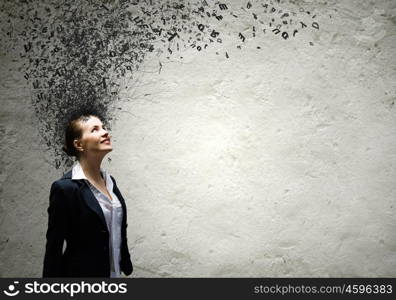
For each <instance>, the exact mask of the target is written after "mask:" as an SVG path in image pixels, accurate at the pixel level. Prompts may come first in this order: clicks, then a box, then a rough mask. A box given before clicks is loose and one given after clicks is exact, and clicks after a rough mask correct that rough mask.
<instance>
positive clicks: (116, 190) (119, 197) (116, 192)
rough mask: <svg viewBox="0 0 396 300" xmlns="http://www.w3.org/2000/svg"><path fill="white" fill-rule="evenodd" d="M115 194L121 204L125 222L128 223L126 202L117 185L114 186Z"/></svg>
mask: <svg viewBox="0 0 396 300" xmlns="http://www.w3.org/2000/svg"><path fill="white" fill-rule="evenodd" d="M113 183H114V181H113ZM113 193H114V194H115V195H116V196H117V198H118V200H119V201H120V203H121V206H122V211H123V214H122V215H123V221H126V218H125V214H126V205H125V200H124V198H123V197H122V195H121V193H120V191H119V190H118V187H117V186H116V185H115V183H114V185H113Z"/></svg>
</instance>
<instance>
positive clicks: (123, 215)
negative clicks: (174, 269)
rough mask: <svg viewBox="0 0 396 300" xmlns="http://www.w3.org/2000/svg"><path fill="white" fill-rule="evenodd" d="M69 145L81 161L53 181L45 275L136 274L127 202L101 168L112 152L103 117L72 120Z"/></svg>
mask: <svg viewBox="0 0 396 300" xmlns="http://www.w3.org/2000/svg"><path fill="white" fill-rule="evenodd" d="M63 150H64V151H65V152H66V153H67V154H68V155H70V156H75V157H76V158H77V163H76V164H75V166H74V167H73V169H72V170H70V171H69V172H67V173H66V174H65V175H64V176H63V177H62V178H61V179H59V180H57V181H55V182H54V183H53V184H52V186H51V191H50V204H49V208H48V230H47V234H46V237H47V244H46V251H45V257H44V268H43V277H119V276H120V275H121V271H122V272H123V273H124V274H125V275H130V274H131V273H132V270H133V267H132V262H131V259H130V254H129V250H128V243H127V234H126V228H127V226H128V225H127V223H126V220H127V210H126V206H125V201H124V198H123V197H122V195H121V193H120V191H119V189H118V188H117V185H116V182H115V180H114V178H113V177H112V176H111V175H109V174H108V173H107V172H106V171H104V170H102V169H101V168H100V166H101V163H102V160H103V158H104V156H105V155H106V154H107V153H109V152H110V151H112V144H111V140H110V136H109V133H108V132H107V130H106V128H105V127H104V126H103V123H102V121H101V120H100V118H99V117H97V116H95V115H82V116H79V117H78V118H75V119H73V120H71V121H70V122H69V124H68V126H67V128H66V132H65V145H64V147H63ZM64 241H65V242H66V249H65V250H64V251H63V244H64Z"/></svg>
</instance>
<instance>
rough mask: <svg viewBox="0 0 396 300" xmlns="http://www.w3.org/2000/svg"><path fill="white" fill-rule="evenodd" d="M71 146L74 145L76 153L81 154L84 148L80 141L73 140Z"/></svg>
mask: <svg viewBox="0 0 396 300" xmlns="http://www.w3.org/2000/svg"><path fill="white" fill-rule="evenodd" d="M73 145H74V147H75V148H76V150H77V151H78V152H83V151H84V148H83V145H82V142H81V140H80V139H75V140H74V141H73Z"/></svg>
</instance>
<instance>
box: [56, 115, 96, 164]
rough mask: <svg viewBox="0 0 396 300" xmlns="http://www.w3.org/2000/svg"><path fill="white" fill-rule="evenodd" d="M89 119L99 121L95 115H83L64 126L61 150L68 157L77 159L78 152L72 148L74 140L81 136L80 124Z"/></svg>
mask: <svg viewBox="0 0 396 300" xmlns="http://www.w3.org/2000/svg"><path fill="white" fill-rule="evenodd" d="M91 117H96V118H98V119H101V118H100V117H99V116H97V115H96V114H83V115H80V116H78V117H74V118H72V119H71V120H70V121H69V122H68V123H67V125H66V130H65V141H64V144H63V147H62V150H63V151H64V152H66V154H67V155H69V156H75V157H77V159H78V158H79V152H78V151H77V149H76V147H74V140H75V139H79V138H81V136H82V128H81V124H80V122H86V121H88V120H89V119H90V118H91Z"/></svg>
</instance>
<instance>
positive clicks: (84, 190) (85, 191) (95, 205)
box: [80, 180, 107, 230]
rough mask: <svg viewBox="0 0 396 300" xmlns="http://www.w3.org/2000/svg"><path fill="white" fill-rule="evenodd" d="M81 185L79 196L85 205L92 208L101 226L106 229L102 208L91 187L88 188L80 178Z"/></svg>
mask: <svg viewBox="0 0 396 300" xmlns="http://www.w3.org/2000/svg"><path fill="white" fill-rule="evenodd" d="M82 181H83V183H82V186H81V188H80V192H81V197H82V198H83V199H84V201H85V203H86V204H87V206H88V207H89V208H90V209H92V211H93V212H95V213H96V214H97V215H98V217H99V219H100V221H101V222H102V224H103V226H104V227H105V228H106V230H107V223H106V219H105V216H104V214H103V210H102V208H101V207H100V204H99V202H98V200H97V199H96V198H95V196H94V194H93V193H92V191H91V189H90V188H89V186H88V185H87V183H86V182H85V181H84V180H82Z"/></svg>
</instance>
